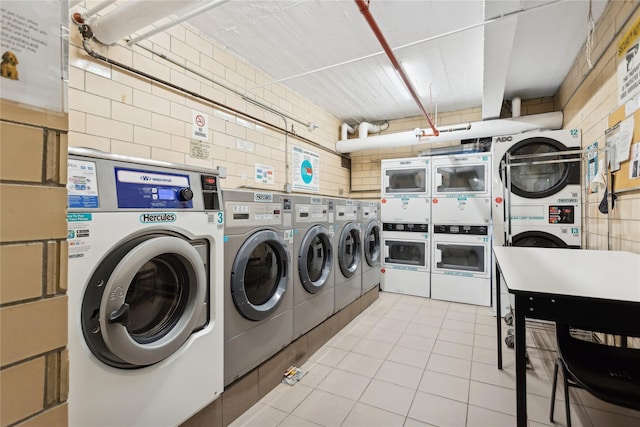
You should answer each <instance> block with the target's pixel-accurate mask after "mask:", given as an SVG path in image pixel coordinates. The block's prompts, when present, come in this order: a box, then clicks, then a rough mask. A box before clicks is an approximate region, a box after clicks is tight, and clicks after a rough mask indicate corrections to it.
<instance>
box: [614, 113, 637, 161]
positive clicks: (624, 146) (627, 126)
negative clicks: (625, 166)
mask: <svg viewBox="0 0 640 427" xmlns="http://www.w3.org/2000/svg"><path fill="white" fill-rule="evenodd" d="M632 139H633V116H631V117H629V118H627V119H626V120H624V121H622V122H620V133H619V135H618V143H617V144H616V147H615V155H614V158H615V164H616V166H617V168H616V170H618V169H619V168H620V163H622V162H624V161H625V160H628V159H629V149H630V148H631V140H632Z"/></svg>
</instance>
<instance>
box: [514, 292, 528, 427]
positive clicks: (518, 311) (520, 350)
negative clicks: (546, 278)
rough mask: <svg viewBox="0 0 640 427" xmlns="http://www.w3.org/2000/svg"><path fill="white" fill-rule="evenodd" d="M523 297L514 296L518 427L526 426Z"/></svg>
mask: <svg viewBox="0 0 640 427" xmlns="http://www.w3.org/2000/svg"><path fill="white" fill-rule="evenodd" d="M522 298H525V297H521V296H518V295H516V296H515V300H516V303H515V307H514V311H515V316H514V317H515V330H514V338H515V353H516V399H517V416H518V418H517V419H518V427H526V425H527V360H526V332H527V331H526V327H525V313H524V310H525V307H526V304H525V301H522V300H521V299H522Z"/></svg>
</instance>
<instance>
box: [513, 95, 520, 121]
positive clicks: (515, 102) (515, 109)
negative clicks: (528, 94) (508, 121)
mask: <svg viewBox="0 0 640 427" xmlns="http://www.w3.org/2000/svg"><path fill="white" fill-rule="evenodd" d="M521 102H522V100H521V99H520V98H518V97H515V98H513V99H512V100H511V117H520V105H521Z"/></svg>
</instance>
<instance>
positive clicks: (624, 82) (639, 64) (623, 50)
mask: <svg viewBox="0 0 640 427" xmlns="http://www.w3.org/2000/svg"><path fill="white" fill-rule="evenodd" d="M639 35H640V18H638V19H637V20H636V22H635V23H634V24H633V25H632V26H631V28H630V29H629V31H627V32H626V33H625V34H624V35H623V36H622V38H621V39H620V41H619V42H618V73H617V74H618V105H622V104H624V103H625V102H627V101H629V100H631V99H632V98H633V97H634V96H636V95H638V94H640V40H639V39H638V36H639ZM627 114H630V113H627Z"/></svg>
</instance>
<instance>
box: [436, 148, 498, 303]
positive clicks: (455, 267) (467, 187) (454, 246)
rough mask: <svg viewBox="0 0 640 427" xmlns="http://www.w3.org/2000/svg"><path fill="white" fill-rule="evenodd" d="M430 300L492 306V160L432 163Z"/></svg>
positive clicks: (476, 157) (445, 158) (478, 156)
mask: <svg viewBox="0 0 640 427" xmlns="http://www.w3.org/2000/svg"><path fill="white" fill-rule="evenodd" d="M431 167H432V169H433V175H432V176H433V179H432V182H433V186H432V192H431V196H432V203H431V221H432V223H433V234H432V235H431V241H432V246H431V248H432V250H431V254H432V262H431V298H434V299H440V300H445V301H453V302H461V303H467V304H476V305H484V306H490V305H491V269H492V261H491V260H492V258H493V257H492V249H491V177H492V176H491V158H490V155H489V153H487V152H480V153H474V154H452V155H441V156H434V157H432V166H431Z"/></svg>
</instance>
